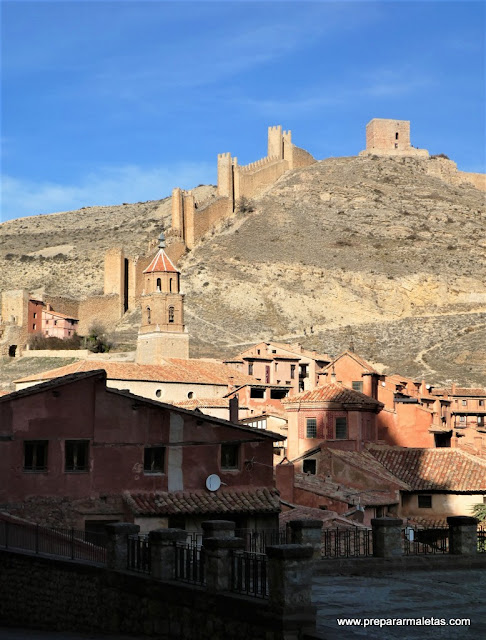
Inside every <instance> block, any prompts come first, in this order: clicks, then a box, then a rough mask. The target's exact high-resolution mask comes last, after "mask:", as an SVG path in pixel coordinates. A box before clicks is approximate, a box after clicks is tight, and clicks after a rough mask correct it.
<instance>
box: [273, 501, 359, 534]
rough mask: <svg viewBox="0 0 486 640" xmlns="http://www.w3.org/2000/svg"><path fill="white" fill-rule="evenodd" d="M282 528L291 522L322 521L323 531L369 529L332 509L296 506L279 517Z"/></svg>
mask: <svg viewBox="0 0 486 640" xmlns="http://www.w3.org/2000/svg"><path fill="white" fill-rule="evenodd" d="M278 520H279V524H280V526H282V525H286V524H287V523H288V522H290V520H321V522H322V528H323V529H336V528H338V527H339V529H368V527H367V526H366V525H364V524H361V523H360V522H357V521H356V520H351V518H346V517H345V516H340V515H339V514H337V513H336V512H335V511H331V510H330V509H316V508H315V507H303V506H302V505H295V509H290V510H289V511H283V512H282V513H281V514H280V515H279V517H278Z"/></svg>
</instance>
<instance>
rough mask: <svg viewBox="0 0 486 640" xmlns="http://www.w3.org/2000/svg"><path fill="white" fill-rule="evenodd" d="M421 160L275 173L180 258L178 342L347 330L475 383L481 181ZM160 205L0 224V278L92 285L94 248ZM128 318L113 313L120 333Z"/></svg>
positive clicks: (481, 273) (484, 299)
mask: <svg viewBox="0 0 486 640" xmlns="http://www.w3.org/2000/svg"><path fill="white" fill-rule="evenodd" d="M430 162H434V160H433V159H417V158H397V159H392V158H385V157H377V156H368V157H351V158H330V159H327V160H324V161H322V162H318V163H316V164H314V165H312V166H310V167H307V168H304V169H297V170H294V171H289V172H288V173H287V174H285V175H284V176H282V178H280V179H279V180H278V181H277V183H275V184H274V186H273V187H271V188H269V189H268V190H267V191H266V192H265V193H264V194H262V195H261V196H260V197H259V198H258V199H257V200H255V201H254V202H253V205H254V207H255V211H253V212H251V213H245V214H238V215H236V216H235V217H234V218H232V219H230V220H228V221H226V222H224V223H223V224H222V225H221V226H220V228H219V229H216V230H215V231H214V232H213V233H212V234H209V237H206V238H205V239H204V240H203V241H202V242H200V243H199V245H198V246H197V247H196V248H195V249H194V250H193V251H192V252H191V253H189V254H187V255H186V256H185V257H184V258H183V260H182V261H181V264H180V267H181V270H182V283H183V285H182V286H183V289H184V291H185V293H186V324H187V326H188V328H189V332H190V334H191V347H192V353H193V355H195V356H198V355H205V356H208V355H210V356H230V355H233V354H234V353H236V352H237V351H239V350H240V349H241V348H242V347H243V346H244V345H246V344H248V343H252V342H256V341H258V340H261V339H268V338H273V339H275V340H280V341H285V340H294V341H296V340H298V341H300V342H302V343H303V344H304V346H307V347H310V348H316V349H318V350H319V351H324V352H328V353H330V354H336V353H338V352H339V351H340V350H342V349H343V348H346V347H348V346H349V343H350V341H351V340H352V341H353V342H354V346H355V349H356V351H358V352H359V353H360V354H361V355H362V356H364V357H365V358H368V359H370V360H372V361H374V362H378V363H382V364H383V365H385V366H386V367H387V368H388V371H395V370H398V371H400V372H401V373H403V374H405V375H410V376H418V377H420V376H426V377H427V379H428V380H430V381H433V382H437V383H443V382H446V381H447V380H450V379H452V378H455V379H456V380H457V381H458V382H460V383H461V384H464V385H468V384H471V385H486V371H485V369H486V366H485V363H486V346H485V345H486V329H485V318H486V286H485V284H484V283H485V271H486V269H485V262H486V260H485V248H486V239H485V236H484V226H485V210H484V193H483V192H481V191H478V190H477V189H475V188H474V187H472V186H467V185H460V186H452V185H450V184H448V183H446V182H444V181H442V180H440V179H439V178H436V177H432V176H430V175H428V174H427V163H430ZM207 193H209V190H208V191H207ZM169 216H170V199H165V200H162V201H158V202H149V203H139V204H137V205H126V206H123V207H112V208H109V207H93V208H90V209H85V210H82V211H79V212H69V213H66V214H56V215H51V216H41V217H34V218H27V219H21V220H17V221H12V222H8V223H4V224H3V225H1V227H0V233H1V237H2V248H1V252H0V289H7V288H18V287H21V286H29V287H30V288H31V289H37V288H38V287H40V286H41V285H42V284H43V283H45V287H46V290H48V291H50V292H52V293H60V294H61V293H64V294H70V295H73V292H79V295H84V294H86V293H96V292H100V291H101V289H102V283H103V272H102V268H101V263H102V255H103V252H104V251H105V250H106V249H107V248H109V247H110V246H117V245H118V246H124V247H125V249H126V250H127V252H129V253H131V254H136V253H139V252H140V253H145V252H146V248H147V244H148V242H149V241H153V239H154V238H155V237H156V235H157V234H158V231H159V229H160V225H162V226H165V227H166V228H168V225H169ZM71 247H72V248H71ZM49 253H54V254H55V255H54V256H49V255H48V254H49ZM35 254H37V255H35ZM41 254H43V255H44V257H40V256H41ZM59 254H61V255H59ZM25 256H27V257H25ZM60 264H62V267H63V269H62V277H59V275H58V273H59V269H58V266H59V265H60ZM53 267H54V268H53ZM134 330H135V326H133V327H132V330H131V332H130V331H128V334H127V322H126V321H125V324H124V334H123V335H124V341H126V339H127V335H131V336H132V337H134V336H135V331H134Z"/></svg>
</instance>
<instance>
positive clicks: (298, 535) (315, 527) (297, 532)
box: [289, 520, 322, 560]
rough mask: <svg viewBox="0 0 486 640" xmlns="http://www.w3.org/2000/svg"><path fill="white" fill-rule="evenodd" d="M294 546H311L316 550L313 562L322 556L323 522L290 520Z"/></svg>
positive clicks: (291, 539)
mask: <svg viewBox="0 0 486 640" xmlns="http://www.w3.org/2000/svg"><path fill="white" fill-rule="evenodd" d="M289 527H290V532H291V538H290V541H291V542H292V544H311V545H312V548H313V549H314V553H313V554H312V559H313V560H320V558H321V555H322V520H290V522H289Z"/></svg>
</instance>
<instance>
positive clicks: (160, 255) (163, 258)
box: [144, 249, 179, 273]
mask: <svg viewBox="0 0 486 640" xmlns="http://www.w3.org/2000/svg"><path fill="white" fill-rule="evenodd" d="M159 271H171V272H173V273H179V271H178V270H177V269H176V268H175V267H174V265H173V264H172V262H171V261H170V258H169V257H168V255H167V254H166V253H165V251H164V250H163V249H159V250H158V251H157V253H156V254H155V256H154V257H153V259H152V262H151V263H150V264H149V266H148V267H147V268H146V269H145V270H144V273H154V272H159Z"/></svg>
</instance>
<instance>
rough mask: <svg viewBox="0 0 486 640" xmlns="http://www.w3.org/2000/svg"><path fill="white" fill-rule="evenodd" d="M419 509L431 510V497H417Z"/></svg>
mask: <svg viewBox="0 0 486 640" xmlns="http://www.w3.org/2000/svg"><path fill="white" fill-rule="evenodd" d="M418 507H419V509H432V496H418Z"/></svg>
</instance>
